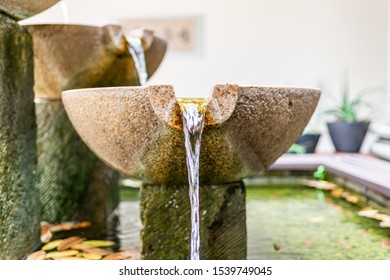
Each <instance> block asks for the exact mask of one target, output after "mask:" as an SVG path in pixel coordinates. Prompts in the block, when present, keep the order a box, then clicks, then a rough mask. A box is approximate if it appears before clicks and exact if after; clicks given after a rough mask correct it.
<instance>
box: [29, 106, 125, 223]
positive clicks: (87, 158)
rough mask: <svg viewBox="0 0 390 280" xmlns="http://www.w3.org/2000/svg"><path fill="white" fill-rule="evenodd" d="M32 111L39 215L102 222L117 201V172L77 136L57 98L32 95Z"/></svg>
mask: <svg viewBox="0 0 390 280" xmlns="http://www.w3.org/2000/svg"><path fill="white" fill-rule="evenodd" d="M36 115H37V125H38V137H37V149H38V163H39V164H38V172H37V174H38V187H39V191H40V201H41V219H42V220H44V221H49V222H51V223H59V222H64V221H70V220H75V219H77V220H80V219H82V220H87V221H91V222H92V223H93V224H104V223H105V221H106V219H107V218H108V216H109V215H110V213H108V212H112V211H113V210H114V209H115V208H116V206H117V204H118V199H117V196H118V189H117V187H118V184H117V182H118V174H117V172H115V171H113V170H112V169H110V168H109V167H107V166H106V165H105V164H104V163H102V162H101V161H100V160H98V159H97V158H96V156H95V155H94V154H93V153H92V152H91V151H90V150H89V149H88V147H87V146H86V145H85V144H84V142H83V141H82V140H81V139H80V137H79V136H78V134H77V132H76V131H75V130H74V128H73V126H72V124H71V123H70V121H69V119H68V117H67V115H66V112H65V110H64V106H63V104H62V101H61V100H54V101H49V100H39V99H36ZM91 202H94V203H91Z"/></svg>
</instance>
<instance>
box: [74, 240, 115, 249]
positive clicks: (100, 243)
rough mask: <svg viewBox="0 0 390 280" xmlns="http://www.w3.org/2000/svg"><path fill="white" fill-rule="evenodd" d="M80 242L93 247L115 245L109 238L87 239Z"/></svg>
mask: <svg viewBox="0 0 390 280" xmlns="http://www.w3.org/2000/svg"><path fill="white" fill-rule="evenodd" d="M82 244H85V245H90V246H93V247H111V246H114V245H115V242H113V241H110V240H87V241H84V242H83V243H82Z"/></svg>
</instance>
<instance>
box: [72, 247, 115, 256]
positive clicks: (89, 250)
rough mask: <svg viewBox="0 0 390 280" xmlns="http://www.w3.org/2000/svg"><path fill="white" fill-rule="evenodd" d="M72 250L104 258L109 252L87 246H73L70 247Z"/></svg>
mask: <svg viewBox="0 0 390 280" xmlns="http://www.w3.org/2000/svg"><path fill="white" fill-rule="evenodd" d="M71 248H72V249H74V250H81V251H83V252H86V253H93V254H98V255H100V256H106V255H108V254H110V253H112V252H111V251H108V250H107V249H102V248H96V247H93V246H90V245H87V244H75V245H73V246H72V247H71Z"/></svg>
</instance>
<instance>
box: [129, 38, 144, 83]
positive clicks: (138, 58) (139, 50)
mask: <svg viewBox="0 0 390 280" xmlns="http://www.w3.org/2000/svg"><path fill="white" fill-rule="evenodd" d="M126 39H127V41H128V42H129V44H128V49H129V52H130V54H131V56H132V57H133V60H134V64H135V68H136V69H137V72H138V78H139V82H140V84H141V86H144V85H145V84H146V81H147V80H148V72H147V71H146V61H145V53H144V48H143V46H142V40H141V39H140V38H137V37H131V36H128V37H127V38H126Z"/></svg>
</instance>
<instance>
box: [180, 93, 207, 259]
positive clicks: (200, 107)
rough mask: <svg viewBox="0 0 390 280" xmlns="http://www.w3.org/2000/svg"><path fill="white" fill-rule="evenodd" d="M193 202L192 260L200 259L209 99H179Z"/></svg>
mask: <svg viewBox="0 0 390 280" xmlns="http://www.w3.org/2000/svg"><path fill="white" fill-rule="evenodd" d="M178 101H179V104H180V108H181V112H182V118H183V131H184V137H185V148H186V160H187V171H188V183H189V189H190V190H189V191H190V203H191V260H199V259H200V223H199V222H200V221H199V154H200V143H201V138H202V132H203V127H204V115H205V111H206V110H205V108H206V105H207V99H179V100H178Z"/></svg>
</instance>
